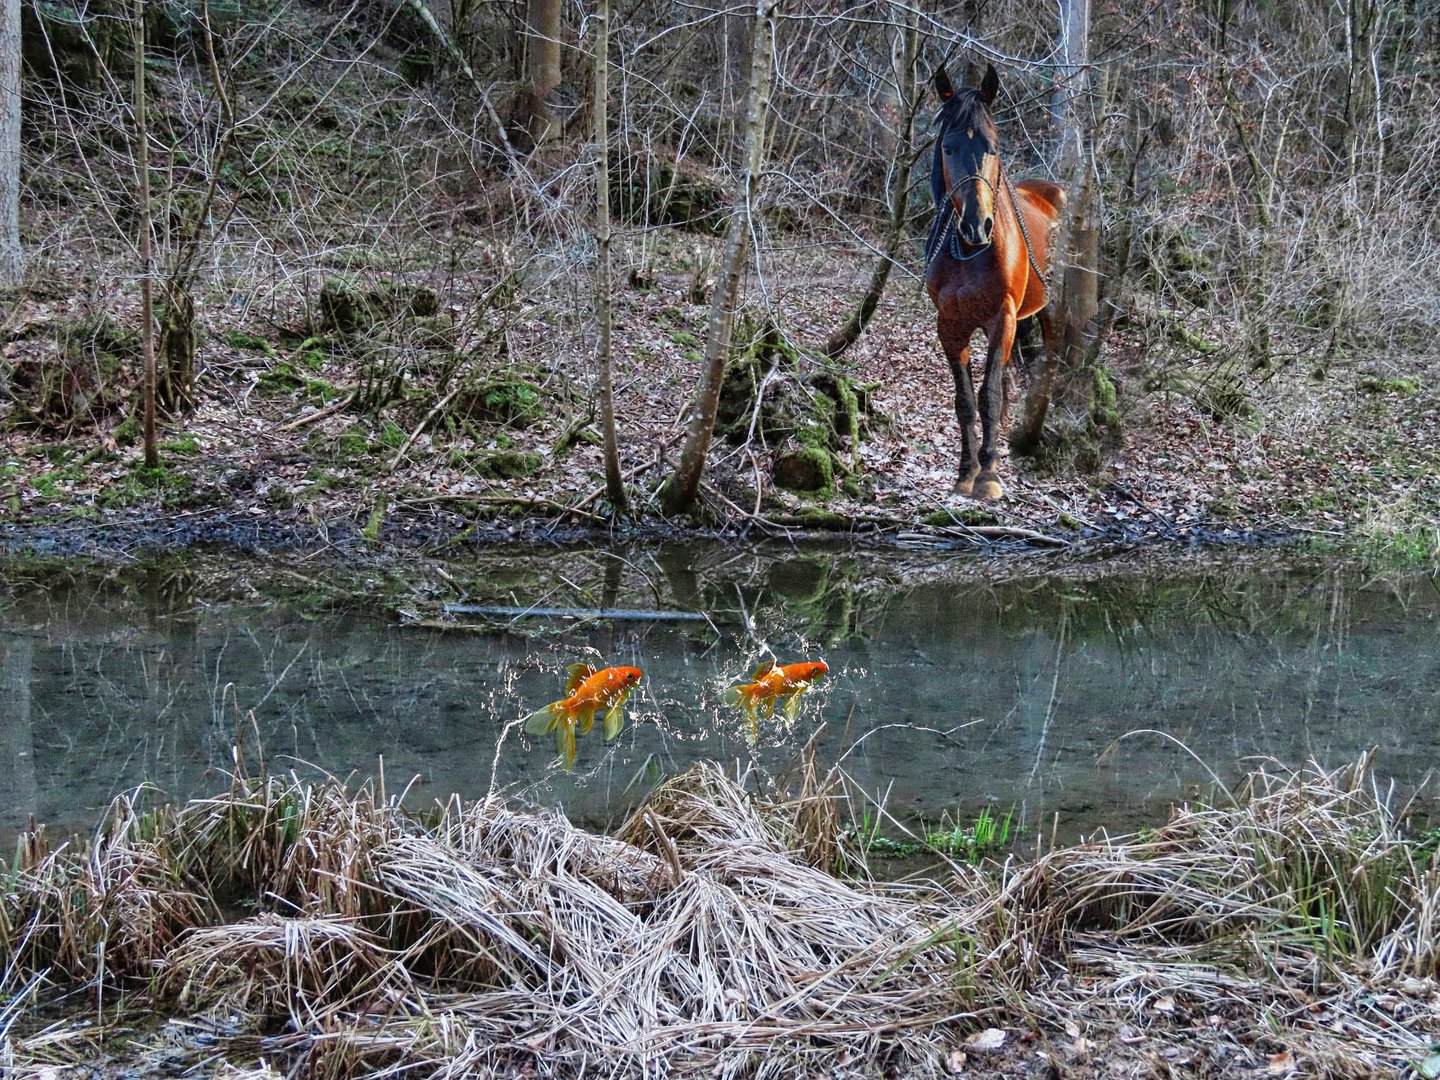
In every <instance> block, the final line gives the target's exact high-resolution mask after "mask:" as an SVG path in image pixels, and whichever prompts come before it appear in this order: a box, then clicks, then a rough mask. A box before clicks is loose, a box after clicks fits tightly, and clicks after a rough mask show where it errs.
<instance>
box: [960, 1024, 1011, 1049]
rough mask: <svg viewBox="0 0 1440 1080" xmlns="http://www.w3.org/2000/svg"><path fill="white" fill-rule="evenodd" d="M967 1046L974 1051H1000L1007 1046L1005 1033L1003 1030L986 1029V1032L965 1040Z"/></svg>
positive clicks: (978, 1032)
mask: <svg viewBox="0 0 1440 1080" xmlns="http://www.w3.org/2000/svg"><path fill="white" fill-rule="evenodd" d="M965 1045H966V1046H968V1047H970V1049H972V1050H999V1049H1000V1047H1002V1046H1004V1045H1005V1031H1004V1029H1003V1028H986V1029H985V1030H984V1031H977V1032H976V1033H975V1034H974V1035H971V1036H970V1037H969V1038H968V1039H966V1040H965Z"/></svg>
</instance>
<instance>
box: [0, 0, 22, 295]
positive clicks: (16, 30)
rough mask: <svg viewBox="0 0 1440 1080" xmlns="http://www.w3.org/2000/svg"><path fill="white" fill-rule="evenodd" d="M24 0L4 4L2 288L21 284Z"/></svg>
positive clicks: (0, 57)
mask: <svg viewBox="0 0 1440 1080" xmlns="http://www.w3.org/2000/svg"><path fill="white" fill-rule="evenodd" d="M23 270H24V260H23V258H22V256H21V252H20V0H0V288H13V287H15V286H17V285H19V284H20V276H21V273H22V271H23Z"/></svg>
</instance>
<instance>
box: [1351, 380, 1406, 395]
mask: <svg viewBox="0 0 1440 1080" xmlns="http://www.w3.org/2000/svg"><path fill="white" fill-rule="evenodd" d="M1356 386H1357V387H1358V388H1359V389H1360V391H1361V393H1365V394H1395V395H1397V396H1398V397H1414V396H1415V395H1416V394H1418V393H1420V380H1419V379H1414V378H1410V377H1409V376H1398V377H1395V378H1382V377H1381V376H1379V375H1362V376H1360V380H1359V382H1357V383H1356Z"/></svg>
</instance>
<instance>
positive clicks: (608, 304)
mask: <svg viewBox="0 0 1440 1080" xmlns="http://www.w3.org/2000/svg"><path fill="white" fill-rule="evenodd" d="M609 66H610V0H600V7H599V10H598V11H596V13H595V243H596V246H597V247H598V248H599V257H598V261H597V266H596V282H595V286H596V293H597V295H596V297H595V311H596V318H597V319H598V320H599V322H600V340H599V344H598V349H597V351H598V353H599V361H600V428H601V433H602V434H603V436H604V438H605V495H606V498H608V499H609V500H610V506H611V507H612V508H613V509H614V511H615V515H616V516H617V517H621V516H624V515H627V514H629V512H630V505H629V502H628V500H627V499H626V498H625V481H624V479H623V478H622V477H621V475H620V443H619V439H618V438H617V437H616V434H615V364H614V358H613V356H612V350H611V347H610V338H611V324H612V322H613V321H614V320H613V308H614V295H613V290H614V273H613V267H612V265H611V257H610V128H609V123H610V116H609V112H610V110H609V104H608V102H609V95H610V79H609V71H608V68H609Z"/></svg>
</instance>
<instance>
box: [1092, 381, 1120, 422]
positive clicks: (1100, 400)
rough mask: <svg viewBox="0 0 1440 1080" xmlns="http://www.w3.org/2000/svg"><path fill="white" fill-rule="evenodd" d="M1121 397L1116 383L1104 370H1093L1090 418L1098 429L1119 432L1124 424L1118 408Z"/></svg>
mask: <svg viewBox="0 0 1440 1080" xmlns="http://www.w3.org/2000/svg"><path fill="white" fill-rule="evenodd" d="M1118 400H1119V395H1118V394H1117V392H1116V390H1115V383H1114V382H1113V381H1112V380H1111V378H1110V376H1109V374H1108V373H1107V372H1106V371H1105V369H1104V368H1102V367H1099V366H1096V367H1094V368H1091V389H1090V418H1091V419H1092V420H1093V421H1094V422H1095V424H1096V426H1097V427H1104V428H1109V429H1110V430H1111V431H1119V430H1120V428H1121V426H1122V422H1121V419H1120V410H1119V409H1118V408H1117V407H1116V406H1117V402H1118Z"/></svg>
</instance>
